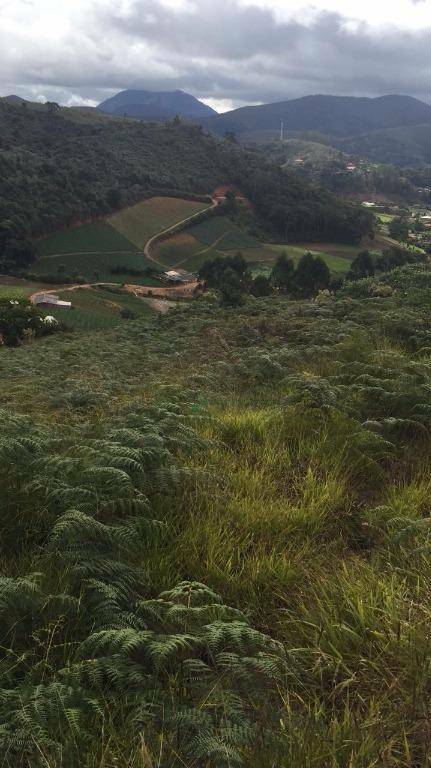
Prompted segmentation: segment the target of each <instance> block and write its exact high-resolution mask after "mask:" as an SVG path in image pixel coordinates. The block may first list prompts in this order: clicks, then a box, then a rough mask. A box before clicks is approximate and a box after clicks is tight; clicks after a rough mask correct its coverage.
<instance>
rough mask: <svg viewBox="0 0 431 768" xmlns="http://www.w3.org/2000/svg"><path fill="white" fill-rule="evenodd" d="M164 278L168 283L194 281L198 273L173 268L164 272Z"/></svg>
mask: <svg viewBox="0 0 431 768" xmlns="http://www.w3.org/2000/svg"><path fill="white" fill-rule="evenodd" d="M164 278H165V280H166V281H167V282H168V283H182V284H184V283H194V282H195V281H196V275H195V274H193V273H191V272H184V271H183V270H178V272H177V271H176V270H174V269H171V270H170V271H169V272H165V273H164Z"/></svg>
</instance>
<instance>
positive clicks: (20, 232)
mask: <svg viewBox="0 0 431 768" xmlns="http://www.w3.org/2000/svg"><path fill="white" fill-rule="evenodd" d="M229 183H232V184H235V185H236V186H237V187H239V188H240V189H241V190H242V192H243V194H245V195H246V196H247V197H248V198H249V200H250V201H251V202H252V203H253V206H254V210H255V213H256V216H257V218H258V219H259V221H260V226H261V227H262V228H265V229H266V231H267V232H268V234H269V235H270V236H271V237H282V238H283V239H285V238H286V235H289V237H290V238H296V239H302V238H304V237H305V238H307V239H310V240H320V239H322V237H323V238H324V239H326V240H328V239H329V240H339V241H346V240H347V241H351V242H355V241H359V240H360V238H361V236H362V235H363V234H364V233H365V232H367V231H368V230H369V229H370V226H371V219H370V217H369V215H368V214H367V212H365V211H364V210H361V209H360V208H358V207H356V206H353V205H349V204H346V203H342V202H340V201H337V200H336V199H335V198H334V197H332V196H331V195H330V194H328V193H326V192H324V191H323V190H319V189H316V188H314V187H310V186H308V185H307V184H306V183H304V182H302V181H300V180H299V179H298V178H296V177H295V176H294V175H293V174H288V173H285V172H283V171H281V170H280V168H278V167H277V166H276V165H275V164H272V163H270V162H268V161H266V160H265V159H264V158H262V157H261V156H260V155H258V154H256V153H253V152H247V151H245V150H243V149H241V148H240V147H239V146H238V145H236V144H235V143H233V142H230V141H223V140H218V139H216V138H215V137H213V136H210V135H208V134H206V133H205V132H204V131H203V130H202V129H201V128H200V127H199V126H193V125H181V124H180V125H176V124H173V123H169V124H166V125H162V124H160V125H157V124H152V123H140V122H138V121H135V120H131V119H120V118H112V117H110V116H104V115H101V113H96V112H95V111H94V110H82V109H81V110H74V109H59V110H52V109H51V107H49V105H48V107H46V106H45V107H44V106H41V105H36V106H34V105H31V104H26V103H24V104H16V103H9V102H7V101H5V100H0V268H2V270H3V271H5V270H11V269H16V268H22V267H26V266H28V264H29V263H31V261H32V258H33V253H32V247H31V245H30V244H29V243H28V238H29V237H31V236H32V237H40V236H43V235H48V234H50V233H52V232H54V231H55V232H57V231H58V230H59V229H61V228H62V227H68V226H70V225H72V224H74V223H76V222H77V221H83V220H88V219H93V218H95V217H100V216H106V215H109V214H111V213H114V212H116V211H117V210H120V209H123V208H125V207H128V206H131V205H134V204H136V203H137V202H139V201H140V200H142V199H143V198H144V197H145V196H148V194H149V193H150V192H154V193H157V192H158V191H163V192H165V193H166V192H169V191H175V192H180V193H183V194H186V196H187V195H192V196H193V195H196V194H198V195H208V194H209V193H211V191H212V190H214V189H215V188H216V187H217V186H218V185H222V184H229Z"/></svg>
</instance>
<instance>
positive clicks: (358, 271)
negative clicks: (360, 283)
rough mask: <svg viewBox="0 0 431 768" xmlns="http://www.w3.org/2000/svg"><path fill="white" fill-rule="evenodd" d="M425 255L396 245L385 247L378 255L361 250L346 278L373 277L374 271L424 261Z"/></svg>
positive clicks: (387, 270)
mask: <svg viewBox="0 0 431 768" xmlns="http://www.w3.org/2000/svg"><path fill="white" fill-rule="evenodd" d="M425 258H426V256H425V255H424V254H422V253H417V252H415V251H408V250H406V249H404V248H398V247H397V246H390V247H389V248H385V250H384V251H383V252H382V254H381V255H380V256H373V255H372V254H371V253H370V252H369V251H361V252H360V253H359V254H358V255H357V257H356V259H354V261H352V263H351V265H350V270H349V272H348V273H347V276H346V277H347V280H361V279H362V278H365V277H373V276H374V275H375V274H376V272H391V271H392V270H393V269H396V268H397V267H403V266H404V265H406V264H413V263H415V262H422V261H424V260H425Z"/></svg>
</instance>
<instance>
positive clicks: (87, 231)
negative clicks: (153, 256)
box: [35, 221, 137, 257]
mask: <svg viewBox="0 0 431 768" xmlns="http://www.w3.org/2000/svg"><path fill="white" fill-rule="evenodd" d="M35 246H36V250H37V253H38V256H39V257H43V256H54V255H56V254H62V255H65V254H71V253H89V252H91V251H95V252H101V251H107V252H110V251H126V252H130V251H135V250H137V248H136V247H135V246H134V244H133V243H132V242H131V241H130V240H128V239H127V238H126V237H124V235H122V234H121V233H120V232H118V231H117V230H116V229H115V227H112V226H111V225H110V224H109V223H108V222H106V221H95V222H94V223H92V224H83V225H82V226H79V227H71V228H70V229H63V230H61V231H60V232H55V233H54V234H53V235H49V236H48V237H45V238H43V239H41V240H37V241H36V242H35Z"/></svg>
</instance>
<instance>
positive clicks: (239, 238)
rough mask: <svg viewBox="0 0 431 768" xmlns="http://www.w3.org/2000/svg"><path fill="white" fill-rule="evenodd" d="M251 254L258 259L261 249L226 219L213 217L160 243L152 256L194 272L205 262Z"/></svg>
mask: <svg viewBox="0 0 431 768" xmlns="http://www.w3.org/2000/svg"><path fill="white" fill-rule="evenodd" d="M235 251H242V252H243V253H244V254H245V252H246V251H247V252H249V251H252V252H253V255H254V256H255V257H256V258H258V257H259V254H262V253H263V252H264V246H263V245H262V243H259V242H258V241H257V240H255V239H254V238H253V237H251V236H250V235H248V234H247V232H244V231H243V230H242V229H240V227H238V226H237V225H236V224H234V222H232V221H231V220H230V219H229V218H227V217H225V216H212V217H211V218H209V219H206V220H205V221H202V222H200V223H199V224H196V225H195V226H193V227H190V228H189V229H187V231H186V232H180V233H179V234H177V235H173V237H170V238H169V240H165V241H164V242H162V243H160V244H159V245H158V246H157V248H156V249H155V252H154V256H155V258H157V259H158V260H159V261H160V263H161V264H165V265H166V266H169V267H173V266H176V267H182V268H183V269H189V270H195V269H198V268H199V267H200V266H201V264H202V263H203V262H204V261H205V260H206V259H208V258H211V257H214V256H217V255H223V254H224V255H226V254H228V253H231V252H235Z"/></svg>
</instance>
